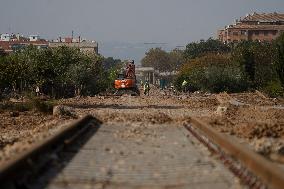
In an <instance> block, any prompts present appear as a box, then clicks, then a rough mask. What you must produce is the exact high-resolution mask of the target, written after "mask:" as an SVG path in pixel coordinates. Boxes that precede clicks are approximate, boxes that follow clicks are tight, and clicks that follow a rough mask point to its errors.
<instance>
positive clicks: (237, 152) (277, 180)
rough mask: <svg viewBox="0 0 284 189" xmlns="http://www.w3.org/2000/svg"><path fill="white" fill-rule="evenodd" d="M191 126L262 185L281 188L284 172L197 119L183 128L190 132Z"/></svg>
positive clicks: (283, 183) (283, 184)
mask: <svg viewBox="0 0 284 189" xmlns="http://www.w3.org/2000/svg"><path fill="white" fill-rule="evenodd" d="M191 124H192V125H193V126H194V127H195V128H197V129H198V130H200V131H201V132H202V133H203V134H204V135H205V136H206V137H207V138H208V139H209V140H210V141H211V142H213V143H214V144H216V145H217V146H219V147H220V148H221V149H222V150H224V151H225V152H226V153H228V154H229V155H230V156H232V157H233V158H234V159H237V160H239V161H240V162H241V163H242V165H243V166H244V167H245V168H247V169H248V170H249V171H251V172H252V173H253V174H255V175H256V176H257V177H258V178H260V179H261V181H262V182H264V184H266V185H267V186H269V187H271V188H279V189H281V188H283V186H284V171H283V170H282V169H280V168H279V167H278V166H276V165H275V164H273V163H272V162H270V161H268V160H267V159H265V158H264V157H262V156H261V155H259V154H257V153H255V152H253V151H252V150H250V149H249V148H248V147H246V146H244V145H242V144H240V143H239V142H237V141H236V140H234V139H233V138H229V137H227V136H225V135H223V134H221V133H219V132H217V131H215V130H214V129H212V127H210V126H209V125H208V124H206V123H204V122H202V121H201V120H199V119H197V118H191V120H190V123H189V124H185V125H184V126H185V128H186V129H188V130H189V131H192V128H191Z"/></svg>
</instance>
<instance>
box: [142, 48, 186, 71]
mask: <svg viewBox="0 0 284 189" xmlns="http://www.w3.org/2000/svg"><path fill="white" fill-rule="evenodd" d="M184 61H185V59H184V57H183V52H182V51H181V50H178V49H174V50H173V51H171V52H169V53H168V52H166V51H164V50H162V49H161V48H155V49H150V50H149V51H148V52H146V54H145V57H144V58H143V59H142V61H141V63H142V66H145V67H154V68H155V69H156V70H159V71H160V72H172V71H177V70H178V69H179V68H180V66H181V65H182V64H183V63H184Z"/></svg>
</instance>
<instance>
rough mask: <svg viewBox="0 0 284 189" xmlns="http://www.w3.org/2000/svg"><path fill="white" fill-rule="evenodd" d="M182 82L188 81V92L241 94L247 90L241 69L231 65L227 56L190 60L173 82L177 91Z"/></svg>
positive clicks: (208, 56) (212, 55) (210, 55)
mask: <svg viewBox="0 0 284 189" xmlns="http://www.w3.org/2000/svg"><path fill="white" fill-rule="evenodd" d="M183 80H186V81H188V87H187V88H188V90H189V91H195V90H202V91H209V92H222V91H227V92H241V91H244V90H247V88H248V84H247V82H246V81H245V79H244V76H243V74H242V72H241V69H240V68H239V67H238V66H237V65H235V64H233V63H231V61H230V59H229V57H228V56H227V55H214V54H209V55H206V56H203V57H201V58H196V59H194V60H191V61H190V62H188V63H187V64H186V65H184V66H183V67H182V69H181V71H180V74H179V75H178V77H177V78H176V80H175V86H176V88H177V89H178V90H181V83H182V82H183Z"/></svg>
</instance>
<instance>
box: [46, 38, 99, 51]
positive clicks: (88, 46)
mask: <svg viewBox="0 0 284 189" xmlns="http://www.w3.org/2000/svg"><path fill="white" fill-rule="evenodd" d="M60 46H66V47H75V48H79V49H80V51H81V52H83V53H86V54H89V53H94V54H98V43H97V42H95V41H87V40H81V39H80V37H79V38H78V39H75V38H71V37H66V38H64V39H61V38H60V39H59V40H55V41H52V42H50V43H49V47H51V48H55V47H60Z"/></svg>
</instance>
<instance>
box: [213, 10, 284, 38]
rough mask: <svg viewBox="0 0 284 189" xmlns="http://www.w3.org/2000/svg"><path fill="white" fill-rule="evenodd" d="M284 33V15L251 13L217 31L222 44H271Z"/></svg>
mask: <svg viewBox="0 0 284 189" xmlns="http://www.w3.org/2000/svg"><path fill="white" fill-rule="evenodd" d="M282 32H284V14H281V13H276V12H275V13H255V12H254V13H252V14H248V15H246V16H245V17H244V18H240V19H239V20H236V22H235V23H234V24H232V25H228V26H226V27H225V28H224V29H221V30H219V31H218V39H219V40H220V41H222V42H223V43H231V42H233V43H236V42H240V41H249V40H250V41H259V42H271V41H272V40H274V39H276V38H277V37H278V36H279V35H280V34H281V33H282Z"/></svg>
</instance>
